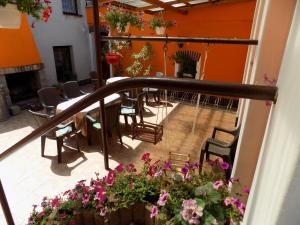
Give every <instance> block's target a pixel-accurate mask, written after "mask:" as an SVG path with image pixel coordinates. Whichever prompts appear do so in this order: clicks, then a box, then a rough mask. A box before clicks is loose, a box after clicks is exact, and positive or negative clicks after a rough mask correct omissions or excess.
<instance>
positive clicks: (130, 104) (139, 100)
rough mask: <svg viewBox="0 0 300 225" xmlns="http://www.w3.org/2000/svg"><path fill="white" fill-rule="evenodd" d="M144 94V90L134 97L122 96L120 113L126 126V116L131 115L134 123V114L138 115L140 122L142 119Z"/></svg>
mask: <svg viewBox="0 0 300 225" xmlns="http://www.w3.org/2000/svg"><path fill="white" fill-rule="evenodd" d="M145 95H146V93H145V92H140V93H138V94H137V96H136V97H134V98H132V97H127V96H125V97H124V98H123V101H122V105H121V112H120V115H122V116H124V120H125V124H126V126H127V125H128V117H131V119H132V121H133V122H134V123H136V122H137V120H136V116H140V122H141V123H142V122H143V121H144V120H143V111H144V96H145Z"/></svg>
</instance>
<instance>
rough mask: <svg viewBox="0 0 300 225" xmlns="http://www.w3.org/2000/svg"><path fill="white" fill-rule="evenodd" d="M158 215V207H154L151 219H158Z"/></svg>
mask: <svg viewBox="0 0 300 225" xmlns="http://www.w3.org/2000/svg"><path fill="white" fill-rule="evenodd" d="M157 215H158V207H157V206H153V207H152V209H151V214H150V218H153V217H156V216H157Z"/></svg>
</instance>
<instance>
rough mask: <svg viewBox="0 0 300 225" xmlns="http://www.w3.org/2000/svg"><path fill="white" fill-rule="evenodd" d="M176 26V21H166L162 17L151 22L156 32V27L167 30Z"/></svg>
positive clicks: (151, 26)
mask: <svg viewBox="0 0 300 225" xmlns="http://www.w3.org/2000/svg"><path fill="white" fill-rule="evenodd" d="M174 25H175V22H174V21H165V20H164V19H163V18H161V17H153V18H152V19H151V20H150V28H151V29H152V30H155V29H156V27H165V28H167V29H169V28H172V27H173V26H174Z"/></svg>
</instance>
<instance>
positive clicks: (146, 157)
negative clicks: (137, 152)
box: [142, 152, 151, 162]
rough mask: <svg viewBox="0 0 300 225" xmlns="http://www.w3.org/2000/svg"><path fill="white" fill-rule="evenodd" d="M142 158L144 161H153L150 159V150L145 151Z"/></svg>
mask: <svg viewBox="0 0 300 225" xmlns="http://www.w3.org/2000/svg"><path fill="white" fill-rule="evenodd" d="M142 160H143V161H144V162H150V161H151V159H150V153H149V152H146V153H144V154H143V156H142Z"/></svg>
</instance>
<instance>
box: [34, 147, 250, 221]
mask: <svg viewBox="0 0 300 225" xmlns="http://www.w3.org/2000/svg"><path fill="white" fill-rule="evenodd" d="M142 160H143V161H144V165H143V167H142V169H141V170H140V171H139V172H138V171H137V170H136V169H135V167H134V165H133V164H129V165H127V166H123V165H122V164H120V165H118V166H117V167H116V168H115V169H114V170H110V171H109V172H108V174H107V176H105V177H103V178H99V177H98V175H96V178H95V179H91V181H90V183H86V181H85V180H83V181H79V182H78V183H77V184H76V185H75V187H74V188H73V189H70V190H68V191H66V192H65V193H63V194H61V195H59V196H56V197H55V198H53V199H48V198H44V199H43V202H42V204H41V207H42V210H40V211H38V210H37V206H35V207H34V209H33V211H32V213H31V215H30V218H29V221H28V225H29V224H31V225H40V224H57V225H62V224H70V223H71V222H72V219H74V215H76V213H77V214H78V212H86V211H89V212H90V213H97V214H100V215H101V216H106V217H107V213H112V212H114V211H116V210H118V209H121V208H127V207H131V206H133V205H134V204H136V203H141V202H142V203H145V204H148V205H149V204H150V205H151V206H152V207H153V208H152V210H151V216H152V217H156V218H157V219H159V220H160V224H166V225H188V224H205V225H215V224H218V225H225V224H226V223H227V222H228V219H231V220H232V221H234V222H235V223H236V224H240V221H241V220H242V218H243V213H244V210H245V208H244V205H243V203H241V202H240V200H239V199H237V198H234V197H232V196H231V194H230V192H229V188H228V183H227V181H226V180H225V179H224V171H223V170H220V164H219V163H218V162H215V163H212V164H210V170H205V171H204V172H203V173H199V165H198V164H197V163H195V164H192V163H187V164H186V165H185V166H184V167H183V168H181V172H179V171H178V169H176V168H173V167H172V166H171V165H170V164H169V163H168V162H161V161H159V160H158V161H155V162H152V160H151V158H150V154H149V153H145V154H144V155H143V157H142ZM214 171H219V174H218V175H214ZM179 177H180V178H179ZM215 178H217V180H215ZM154 208H155V209H156V211H155V210H153V209H154ZM49 222H50V223H49Z"/></svg>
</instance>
